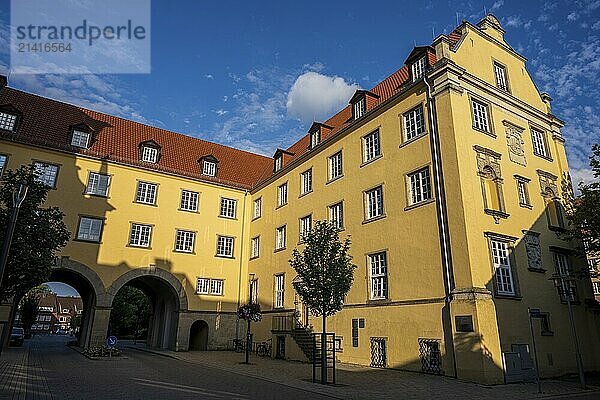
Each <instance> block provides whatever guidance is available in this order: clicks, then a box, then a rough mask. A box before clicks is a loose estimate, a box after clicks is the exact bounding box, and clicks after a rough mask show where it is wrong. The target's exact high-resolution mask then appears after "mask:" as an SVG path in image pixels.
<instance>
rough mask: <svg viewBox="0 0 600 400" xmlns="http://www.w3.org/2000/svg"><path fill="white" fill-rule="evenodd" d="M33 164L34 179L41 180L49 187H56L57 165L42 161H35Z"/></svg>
mask: <svg viewBox="0 0 600 400" xmlns="http://www.w3.org/2000/svg"><path fill="white" fill-rule="evenodd" d="M33 165H34V168H35V173H36V177H35V180H36V181H38V182H41V183H43V184H44V185H46V186H48V187H51V188H54V187H56V178H57V176H58V165H53V164H46V163H42V162H35V163H34V164H33Z"/></svg>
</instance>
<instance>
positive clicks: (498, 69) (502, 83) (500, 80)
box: [494, 62, 508, 91]
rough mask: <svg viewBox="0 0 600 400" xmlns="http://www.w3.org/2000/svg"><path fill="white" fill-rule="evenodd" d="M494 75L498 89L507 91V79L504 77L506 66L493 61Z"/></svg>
mask: <svg viewBox="0 0 600 400" xmlns="http://www.w3.org/2000/svg"><path fill="white" fill-rule="evenodd" d="M494 75H495V76H496V86H497V87H498V88H499V89H502V90H505V91H508V79H507V78H506V67H505V66H504V65H500V64H498V63H496V62H495V63H494Z"/></svg>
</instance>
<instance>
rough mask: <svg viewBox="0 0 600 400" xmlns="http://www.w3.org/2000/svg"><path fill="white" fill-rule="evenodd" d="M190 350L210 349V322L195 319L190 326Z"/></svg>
mask: <svg viewBox="0 0 600 400" xmlns="http://www.w3.org/2000/svg"><path fill="white" fill-rule="evenodd" d="M189 349H190V351H206V350H208V324H207V323H206V321H204V320H198V321H195V322H194V323H193V324H192V326H191V328H190V346H189Z"/></svg>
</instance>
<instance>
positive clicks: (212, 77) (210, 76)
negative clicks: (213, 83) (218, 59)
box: [204, 74, 215, 79]
mask: <svg viewBox="0 0 600 400" xmlns="http://www.w3.org/2000/svg"><path fill="white" fill-rule="evenodd" d="M204 77H205V78H206V79H215V77H214V76H212V75H211V74H206V75H204Z"/></svg>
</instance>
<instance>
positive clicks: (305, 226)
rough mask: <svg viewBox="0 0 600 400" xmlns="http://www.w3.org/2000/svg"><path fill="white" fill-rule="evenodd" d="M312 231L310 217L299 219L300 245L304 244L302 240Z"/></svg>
mask: <svg viewBox="0 0 600 400" xmlns="http://www.w3.org/2000/svg"><path fill="white" fill-rule="evenodd" d="M311 229H312V215H307V216H306V217H302V218H300V243H302V242H304V238H305V237H306V235H307V234H308V233H309V232H310V230H311Z"/></svg>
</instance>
